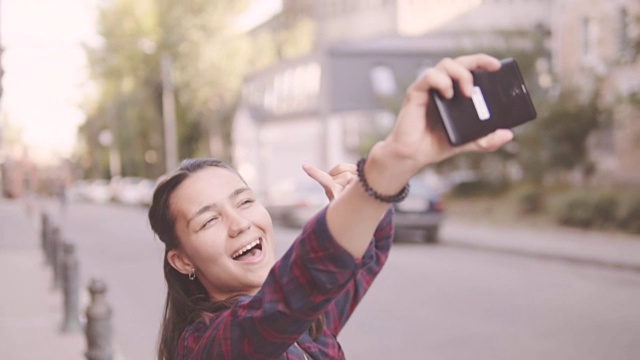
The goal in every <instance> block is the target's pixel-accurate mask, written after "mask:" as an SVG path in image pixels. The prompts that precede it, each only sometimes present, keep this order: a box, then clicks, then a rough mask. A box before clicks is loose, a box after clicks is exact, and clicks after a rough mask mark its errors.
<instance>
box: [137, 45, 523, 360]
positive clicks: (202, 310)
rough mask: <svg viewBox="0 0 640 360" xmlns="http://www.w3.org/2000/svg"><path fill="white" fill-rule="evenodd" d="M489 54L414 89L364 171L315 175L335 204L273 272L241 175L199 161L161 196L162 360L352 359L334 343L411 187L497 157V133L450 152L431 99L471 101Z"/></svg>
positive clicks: (507, 135) (441, 70)
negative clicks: (455, 165) (460, 163)
mask: <svg viewBox="0 0 640 360" xmlns="http://www.w3.org/2000/svg"><path fill="white" fill-rule="evenodd" d="M499 67H500V62H499V61H498V60H497V59H495V58H493V57H490V56H487V55H484V54H476V55H470V56H462V57H459V58H456V59H443V60H441V61H440V62H439V63H438V64H437V65H436V66H434V67H432V68H430V69H427V70H426V71H424V72H423V73H422V74H421V75H420V76H419V77H418V78H417V79H416V80H415V81H414V82H413V84H411V86H410V87H409V89H408V90H407V93H406V98H405V102H404V104H403V107H402V109H401V111H400V113H399V115H398V118H397V120H396V124H395V126H394V128H393V129H392V130H391V132H390V133H389V134H388V136H387V137H386V138H385V139H384V140H383V141H380V142H379V143H377V144H375V145H374V146H373V148H372V149H371V151H370V152H369V155H368V156H367V158H366V159H362V160H360V161H359V162H358V164H357V166H354V165H350V166H349V165H341V166H338V167H336V168H334V169H332V170H331V171H330V172H329V173H324V172H323V171H320V170H319V169H316V168H313V167H307V168H305V170H306V171H307V173H308V174H309V175H310V176H311V177H312V178H313V179H315V180H316V181H318V182H319V183H320V185H322V186H323V187H324V188H325V191H326V192H327V194H328V196H329V198H330V199H331V202H330V204H329V205H328V206H327V207H325V208H324V209H323V210H322V211H320V212H319V213H318V214H317V215H316V216H314V217H313V218H312V219H311V220H310V221H309V222H308V224H307V225H306V226H305V227H304V229H303V230H302V232H301V234H300V235H299V237H298V238H297V239H296V241H295V242H294V243H293V245H292V246H291V248H290V249H289V250H288V251H287V252H286V253H285V254H284V255H283V256H282V258H280V259H279V260H278V261H276V256H275V239H274V231H273V224H272V221H271V218H270V217H269V214H268V213H267V211H266V210H265V208H264V207H263V206H262V205H261V204H260V203H259V201H258V200H257V199H256V196H255V194H254V193H253V192H252V190H251V189H250V188H249V187H248V186H247V184H246V183H245V181H244V180H243V179H242V178H241V177H240V175H239V174H238V173H237V172H236V171H235V170H234V169H232V168H231V167H230V166H228V165H226V164H224V163H221V162H219V161H217V160H214V159H191V160H186V161H184V162H183V163H182V165H181V166H180V168H179V169H178V170H177V171H176V172H175V173H173V174H171V175H170V176H168V177H166V178H165V179H164V180H163V181H162V182H161V183H159V184H158V186H157V188H156V190H155V193H154V196H153V203H152V205H151V208H150V209H149V221H150V223H151V226H152V228H153V230H154V232H155V233H156V234H157V236H158V237H159V238H160V240H161V241H162V242H164V244H165V246H166V252H165V253H166V256H165V262H164V273H165V278H166V281H167V285H168V294H167V302H166V308H165V316H164V323H163V326H162V333H161V339H160V346H159V353H158V358H159V359H229V360H231V359H233V360H238V359H344V354H343V352H342V350H341V347H340V344H339V343H338V341H337V340H336V337H337V336H338V334H339V332H340V330H341V329H342V328H343V326H344V325H345V323H346V321H347V320H348V319H349V317H350V316H351V314H352V313H353V311H354V310H355V308H356V306H357V305H358V303H359V302H360V300H361V299H362V297H363V296H364V294H365V293H366V291H367V289H368V288H369V286H370V285H371V283H372V281H373V279H374V278H375V277H376V275H377V274H378V273H379V271H380V270H381V268H382V266H383V265H384V263H385V261H386V259H387V256H388V253H389V250H390V247H391V242H392V238H393V222H392V213H391V212H392V210H391V204H392V203H394V202H399V201H402V199H403V198H404V197H405V196H406V194H407V192H408V191H410V189H409V188H408V186H407V183H408V181H409V179H411V178H412V177H413V176H414V175H415V174H417V173H418V172H419V171H420V170H422V169H423V168H424V167H425V166H428V165H430V164H434V163H436V162H438V161H441V160H443V159H446V158H448V157H450V156H453V155H455V154H457V153H462V152H469V151H476V152H486V151H494V150H496V149H498V148H499V147H500V146H502V145H504V144H506V143H507V142H509V141H510V140H511V139H512V137H513V134H512V133H511V131H509V130H498V131H496V132H494V133H492V134H490V135H488V136H487V137H485V138H482V139H480V140H477V141H475V142H472V143H468V144H465V145H462V146H459V147H452V146H450V145H449V143H448V141H447V139H446V136H445V135H444V133H443V132H442V129H441V128H440V126H439V125H438V124H439V121H438V118H437V115H436V112H435V111H434V106H433V104H432V99H431V96H430V91H431V90H435V91H439V92H440V93H441V94H442V95H443V96H444V97H447V98H450V97H451V96H452V95H453V81H457V82H458V83H459V85H460V89H461V91H462V92H463V93H464V94H465V95H466V96H470V95H471V89H472V86H473V80H472V76H471V72H470V71H471V70H474V69H484V70H488V71H495V70H497V69H498V68H499Z"/></svg>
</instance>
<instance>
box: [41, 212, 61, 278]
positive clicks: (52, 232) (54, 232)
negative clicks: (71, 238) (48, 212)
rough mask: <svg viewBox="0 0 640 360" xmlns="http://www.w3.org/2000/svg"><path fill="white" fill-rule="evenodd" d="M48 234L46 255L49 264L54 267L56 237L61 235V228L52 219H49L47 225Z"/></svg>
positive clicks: (46, 235) (46, 236)
mask: <svg viewBox="0 0 640 360" xmlns="http://www.w3.org/2000/svg"><path fill="white" fill-rule="evenodd" d="M46 231H47V232H46V234H45V244H44V246H45V250H44V252H45V255H46V258H47V265H49V266H51V267H52V268H53V263H54V259H53V257H54V245H53V242H54V239H55V238H56V237H57V236H59V235H60V234H59V232H60V229H59V228H58V227H57V226H56V225H54V224H53V222H52V221H51V220H49V225H48V226H47V229H46Z"/></svg>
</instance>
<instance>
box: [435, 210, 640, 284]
mask: <svg viewBox="0 0 640 360" xmlns="http://www.w3.org/2000/svg"><path fill="white" fill-rule="evenodd" d="M638 221H640V219H638ZM441 243H442V244H444V245H449V246H459V247H466V248H473V249H479V250H487V251H497V252H503V253H510V254H514V255H524V256H529V257H538V258H544V259H549V260H560V261H567V262H571V263H576V264H583V265H593V266H599V267H606V268H613V269H618V270H625V271H634V272H640V235H633V234H622V233H608V232H602V231H588V230H582V229H574V228H568V227H560V226H550V225H549V226H538V227H533V226H526V225H517V224H513V225H505V224H500V225H499V226H498V225H493V224H489V223H482V222H478V221H472V220H466V219H457V218H455V219H454V218H450V219H447V220H446V221H445V222H444V224H443V226H442V229H441Z"/></svg>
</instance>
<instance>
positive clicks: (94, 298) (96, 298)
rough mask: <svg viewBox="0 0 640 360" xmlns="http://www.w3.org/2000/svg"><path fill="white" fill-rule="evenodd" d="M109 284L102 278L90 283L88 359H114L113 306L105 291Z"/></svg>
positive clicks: (87, 326)
mask: <svg viewBox="0 0 640 360" xmlns="http://www.w3.org/2000/svg"><path fill="white" fill-rule="evenodd" d="M106 291H107V285H106V284H105V283H104V281H102V280H97V279H93V280H92V281H91V283H90V284H89V292H90V294H91V303H90V304H89V306H88V307H87V312H86V315H87V325H86V328H85V335H86V338H87V352H86V353H85V356H86V358H87V360H112V359H113V350H112V345H111V331H112V330H111V307H110V306H109V304H107V300H106V298H105V293H106Z"/></svg>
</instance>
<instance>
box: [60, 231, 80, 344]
mask: <svg viewBox="0 0 640 360" xmlns="http://www.w3.org/2000/svg"><path fill="white" fill-rule="evenodd" d="M63 248H64V260H63V262H62V264H63V266H62V270H63V271H62V274H63V276H62V279H63V288H62V290H63V294H64V320H63V323H62V328H61V330H62V332H73V331H78V330H80V329H81V328H82V326H81V324H80V316H79V309H80V293H79V284H78V281H79V274H78V273H79V266H78V258H77V256H76V250H75V245H74V244H72V243H69V242H65V243H64V244H63Z"/></svg>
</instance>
